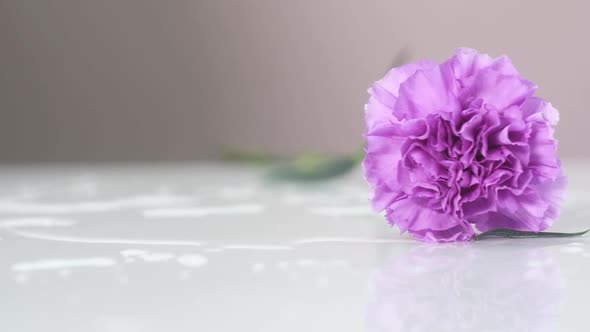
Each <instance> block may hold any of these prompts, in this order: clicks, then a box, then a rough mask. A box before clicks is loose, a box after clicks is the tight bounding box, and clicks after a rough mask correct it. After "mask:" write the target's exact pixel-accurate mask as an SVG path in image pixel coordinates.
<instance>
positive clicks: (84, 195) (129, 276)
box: [0, 162, 590, 332]
mask: <svg viewBox="0 0 590 332" xmlns="http://www.w3.org/2000/svg"><path fill="white" fill-rule="evenodd" d="M567 165H568V166H569V167H568V168H567V170H568V174H569V176H570V189H569V193H568V195H569V196H568V199H567V201H566V206H565V209H564V213H563V217H562V218H561V220H559V221H558V223H556V225H555V226H554V227H553V228H552V230H555V231H576V230H580V229H585V228H588V226H589V225H590V221H588V220H590V218H588V217H589V216H590V213H589V212H587V210H589V208H588V206H590V204H589V203H590V195H589V194H588V188H590V176H589V175H586V170H587V169H590V168H589V167H588V166H589V165H588V164H584V163H579V162H578V163H570V164H567ZM368 196H369V194H368V188H367V186H366V185H365V183H364V182H363V180H362V176H361V175H360V171H359V172H354V173H353V174H350V175H347V176H345V177H343V178H341V179H338V180H335V181H330V182H326V183H322V184H316V185H312V184H303V185H298V184H292V183H277V182H269V181H266V180H265V178H264V170H263V169H258V168H245V167H236V166H227V165H219V164H192V165H190V164H188V165H167V166H166V165H162V166H144V165H130V166H107V165H105V166H100V167H99V166H92V167H82V166H78V167H74V166H71V167H58V166H54V167H22V168H16V167H14V168H2V169H0V248H1V250H2V254H1V255H0V271H1V272H0V294H2V297H1V298H0V329H1V330H2V331H60V332H63V331H65V332H67V331H125V332H127V331H237V330H240V331H581V330H585V329H586V327H587V326H588V324H589V323H590V318H588V317H590V316H588V314H587V312H586V311H587V310H586V308H587V307H588V303H589V302H590V288H589V287H588V286H587V281H588V280H589V279H590V246H589V244H590V242H589V240H588V237H579V238H570V239H522V240H513V239H511V240H506V239H497V240H487V241H481V242H475V243H459V244H446V245H432V244H423V243H417V242H414V241H413V240H411V239H409V238H407V237H405V236H400V235H399V234H398V231H397V230H396V229H391V228H390V227H389V226H387V225H386V223H385V222H384V221H383V218H382V216H380V215H375V214H373V213H372V212H371V211H370V209H369V207H368V204H367V198H368Z"/></svg>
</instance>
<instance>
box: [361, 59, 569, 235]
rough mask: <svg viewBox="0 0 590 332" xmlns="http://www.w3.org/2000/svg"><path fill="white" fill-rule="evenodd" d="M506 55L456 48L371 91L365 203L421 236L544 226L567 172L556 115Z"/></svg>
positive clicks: (402, 70)
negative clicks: (369, 194) (561, 158)
mask: <svg viewBox="0 0 590 332" xmlns="http://www.w3.org/2000/svg"><path fill="white" fill-rule="evenodd" d="M535 90H536V86H535V84H533V83H532V82H530V81H527V80H525V79H524V78H522V77H521V76H520V74H519V73H518V71H517V70H516V69H515V68H514V66H513V65H512V62H511V61H510V59H509V58H508V57H506V56H502V57H499V58H497V59H492V58H491V57H489V56H488V55H485V54H478V53H477V52H476V51H474V50H471V49H458V50H457V51H456V54H455V55H454V56H453V57H452V58H451V59H449V60H447V61H445V62H443V63H441V64H437V63H435V62H431V61H420V62H416V63H412V64H407V65H404V66H401V67H398V68H393V69H392V70H391V71H389V72H388V73H387V74H386V75H385V77H383V78H382V79H381V80H379V81H377V82H375V84H374V85H373V86H372V87H371V88H370V89H369V93H370V99H369V101H368V103H367V105H366V122H367V134H366V137H367V148H366V152H367V155H366V157H365V160H364V169H365V175H366V178H367V180H368V181H369V183H370V184H371V185H372V187H373V190H374V194H373V198H372V202H373V207H374V208H375V209H376V210H378V211H383V210H385V212H386V217H387V219H388V221H389V223H390V224H391V225H397V226H398V227H399V228H400V230H401V231H402V232H405V231H408V232H409V233H410V234H411V235H412V236H413V237H414V238H416V239H418V240H422V241H429V242H447V241H466V240H471V239H473V237H474V235H475V231H474V229H473V226H472V224H473V225H475V227H477V229H478V230H480V231H487V230H490V229H495V228H510V229H515V230H523V231H534V232H538V231H542V230H544V229H546V228H547V227H549V226H550V225H551V224H552V223H553V221H555V219H556V218H557V217H558V214H559V204H560V201H561V198H562V194H563V191H564V189H565V182H566V181H565V177H564V176H563V172H562V169H561V163H560V161H559V159H558V157H557V142H556V141H555V139H554V127H555V125H556V124H557V122H558V120H559V114H558V112H557V110H556V109H555V108H553V107H552V106H551V104H550V103H548V102H545V101H544V100H542V99H540V98H538V97H535V96H534V94H535Z"/></svg>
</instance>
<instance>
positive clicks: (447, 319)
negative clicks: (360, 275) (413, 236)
mask: <svg viewBox="0 0 590 332" xmlns="http://www.w3.org/2000/svg"><path fill="white" fill-rule="evenodd" d="M498 244H501V243H495V244H490V245H487V244H486V245H473V244H449V245H442V246H431V245H423V246H420V247H417V248H416V247H415V248H413V249H411V250H409V251H407V252H405V253H403V254H402V255H401V256H400V255H397V256H396V257H391V259H386V261H385V263H384V264H383V265H382V266H381V268H380V269H378V270H377V271H375V273H374V274H373V275H372V277H371V278H370V280H369V303H368V305H367V308H366V310H367V312H366V327H367V330H368V331H371V332H385V331H404V332H408V331H412V332H421V331H429V332H430V331H502V332H511V331H515V332H516V331H518V332H522V331H535V332H537V331H554V330H555V325H556V321H557V317H558V315H559V308H560V306H561V302H562V298H563V289H564V281H563V279H562V277H561V274H560V270H559V265H558V264H557V263H556V262H555V261H554V259H553V258H552V256H551V254H550V252H548V251H547V250H546V249H545V248H543V247H539V246H537V247H530V246H528V247H519V246H512V245H506V244H502V245H498Z"/></svg>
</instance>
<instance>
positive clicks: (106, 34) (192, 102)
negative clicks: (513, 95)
mask: <svg viewBox="0 0 590 332" xmlns="http://www.w3.org/2000/svg"><path fill="white" fill-rule="evenodd" d="M589 10H590V5H589V2H588V1H584V0H579V1H539V0H526V1H513V0H512V1H509V0H500V1H473V0H453V1H391V0H389V1H388V0H371V1H367V0H364V1H361V0H357V1H350V0H299V1H286V0H285V1H281V0H261V1H255V0H200V1H199V0H192V1H190V0H174V1H161V0H157V1H156V0H101V1H82V0H47V1H45V0H36V1H34V0H0V48H1V52H0V66H1V67H0V68H1V70H2V72H1V75H0V115H1V121H0V161H11V162H15V161H64V160H172V159H202V158H210V157H215V156H217V155H218V154H219V148H220V147H221V146H223V145H235V146H239V147H244V148H257V149H266V150H270V151H274V152H278V153H283V154H290V153H295V152H297V151H301V150H306V149H315V150H318V151H325V152H332V153H340V152H346V151H349V150H352V149H354V148H355V147H357V146H359V145H360V144H361V143H362V140H361V137H360V135H361V134H362V130H363V126H364V125H363V115H362V114H363V113H362V105H363V104H364V101H365V98H366V88H367V87H368V86H369V85H370V84H371V82H372V81H373V80H375V79H377V78H379V77H380V75H382V74H383V72H384V71H385V70H386V68H387V67H388V65H389V63H390V62H391V60H392V58H393V56H394V55H395V53H396V52H397V51H398V50H399V49H400V48H402V47H408V48H409V49H410V50H411V54H412V58H420V57H427V58H433V59H436V60H442V59H444V58H445V57H447V56H449V55H450V54H451V52H452V50H453V49H454V48H455V47H457V46H471V47H474V48H477V49H479V50H480V51H482V52H486V53H490V54H492V55H499V54H502V53H507V54H509V55H510V56H511V57H512V58H513V60H514V62H515V63H516V65H517V66H518V68H519V69H520V70H521V72H522V73H523V74H524V75H526V76H527V77H528V78H529V79H531V80H533V81H535V82H537V83H538V84H539V86H540V87H541V89H540V94H541V95H542V96H544V97H546V98H547V99H549V100H550V101H552V102H553V104H554V105H556V106H557V107H558V108H559V109H560V110H561V114H562V121H561V124H560V127H559V130H558V137H559V138H560V144H561V151H562V152H561V153H562V155H564V156H568V157H590V144H587V143H586V142H587V140H588V138H589V137H590V131H589V130H588V129H586V127H587V124H588V123H590V112H589V111H588V110H587V105H588V102H587V97H588V95H589V94H590V93H589V92H588V89H589V83H588V81H589V78H590V66H589V62H590V61H589V59H590V45H589V42H588V34H589V32H590V20H588V14H589V13H590V11H589Z"/></svg>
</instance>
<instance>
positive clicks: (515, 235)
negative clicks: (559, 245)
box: [475, 228, 590, 241]
mask: <svg viewBox="0 0 590 332" xmlns="http://www.w3.org/2000/svg"><path fill="white" fill-rule="evenodd" d="M589 231H590V229H587V230H585V231H583V232H576V233H558V232H529V231H517V230H514V229H507V228H498V229H492V230H491V231H487V232H483V233H481V234H479V235H477V236H476V237H475V240H476V241H478V240H483V239H486V238H494V237H506V238H511V239H520V238H533V237H542V238H543V237H544V238H548V237H573V236H581V235H584V234H586V233H588V232H589Z"/></svg>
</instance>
